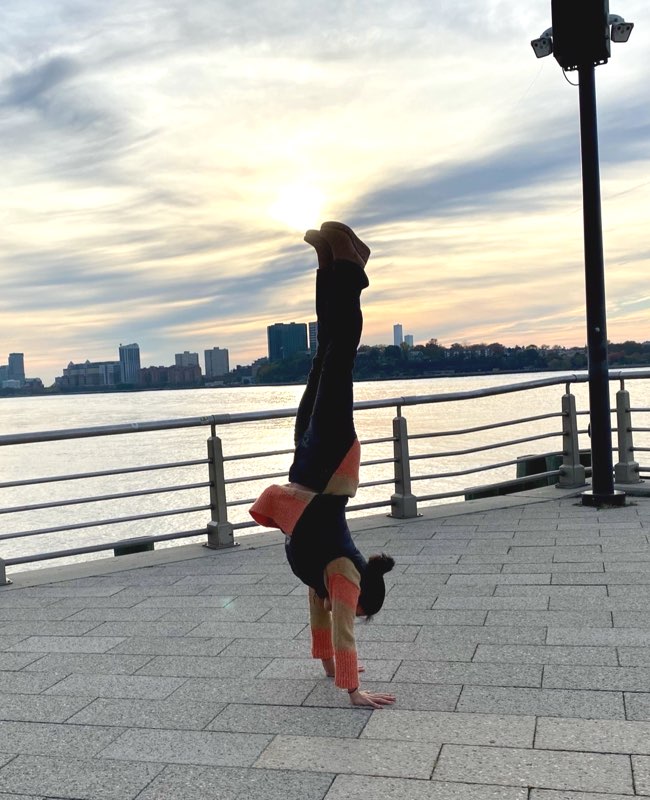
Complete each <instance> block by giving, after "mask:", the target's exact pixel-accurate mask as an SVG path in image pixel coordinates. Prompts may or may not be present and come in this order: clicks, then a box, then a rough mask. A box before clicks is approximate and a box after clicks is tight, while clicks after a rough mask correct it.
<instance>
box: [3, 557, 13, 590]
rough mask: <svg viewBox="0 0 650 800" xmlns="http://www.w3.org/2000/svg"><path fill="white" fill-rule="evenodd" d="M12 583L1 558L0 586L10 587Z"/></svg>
mask: <svg viewBox="0 0 650 800" xmlns="http://www.w3.org/2000/svg"><path fill="white" fill-rule="evenodd" d="M10 583H11V581H10V580H9V578H8V577H7V573H6V571H5V562H4V561H3V560H2V559H1V558H0V586H8V585H9V584H10Z"/></svg>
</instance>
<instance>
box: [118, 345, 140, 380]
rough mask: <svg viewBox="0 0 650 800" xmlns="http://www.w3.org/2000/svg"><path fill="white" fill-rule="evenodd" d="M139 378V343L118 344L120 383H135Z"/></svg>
mask: <svg viewBox="0 0 650 800" xmlns="http://www.w3.org/2000/svg"><path fill="white" fill-rule="evenodd" d="M139 378H140V345H138V344H135V342H134V343H133V344H121V345H120V383H137V382H138V380H139Z"/></svg>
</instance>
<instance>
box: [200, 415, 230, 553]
mask: <svg viewBox="0 0 650 800" xmlns="http://www.w3.org/2000/svg"><path fill="white" fill-rule="evenodd" d="M208 461H209V473H210V513H211V516H212V519H211V520H210V522H208V541H207V542H206V547H210V548H212V549H213V550H216V549H218V548H222V547H232V546H233V545H234V538H233V527H232V523H230V522H228V509H227V506H226V484H225V476H224V471H223V448H222V446H221V439H220V438H219V437H218V436H215V435H214V430H213V435H212V436H211V437H210V438H209V439H208Z"/></svg>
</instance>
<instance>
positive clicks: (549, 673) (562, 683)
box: [543, 665, 650, 692]
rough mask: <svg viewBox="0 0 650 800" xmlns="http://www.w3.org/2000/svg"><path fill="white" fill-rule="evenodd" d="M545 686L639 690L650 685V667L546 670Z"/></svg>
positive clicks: (551, 668)
mask: <svg viewBox="0 0 650 800" xmlns="http://www.w3.org/2000/svg"><path fill="white" fill-rule="evenodd" d="M543 686H544V688H550V689H603V690H609V691H630V692H633V691H639V692H642V691H644V690H645V689H647V688H648V687H649V686H650V668H648V667H565V666H556V665H552V666H548V667H546V668H545V670H544V683H543Z"/></svg>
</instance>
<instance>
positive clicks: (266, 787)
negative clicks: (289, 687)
mask: <svg viewBox="0 0 650 800" xmlns="http://www.w3.org/2000/svg"><path fill="white" fill-rule="evenodd" d="M332 777H333V776H332V775H329V774H325V775H323V774H317V773H312V772H287V771H284V770H275V769H274V770H265V769H241V768H236V767H221V768H218V769H215V768H213V767H193V766H169V767H167V768H166V769H165V770H164V771H163V772H162V773H160V775H159V776H158V777H157V778H155V780H153V781H152V782H151V784H150V785H149V786H148V787H147V788H146V789H145V790H144V792H142V794H140V795H138V800H206V799H207V798H211V799H212V798H214V800H322V798H323V797H324V796H325V793H326V792H327V790H328V788H329V786H330V784H331V782H332ZM604 800H606V798H604Z"/></svg>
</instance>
